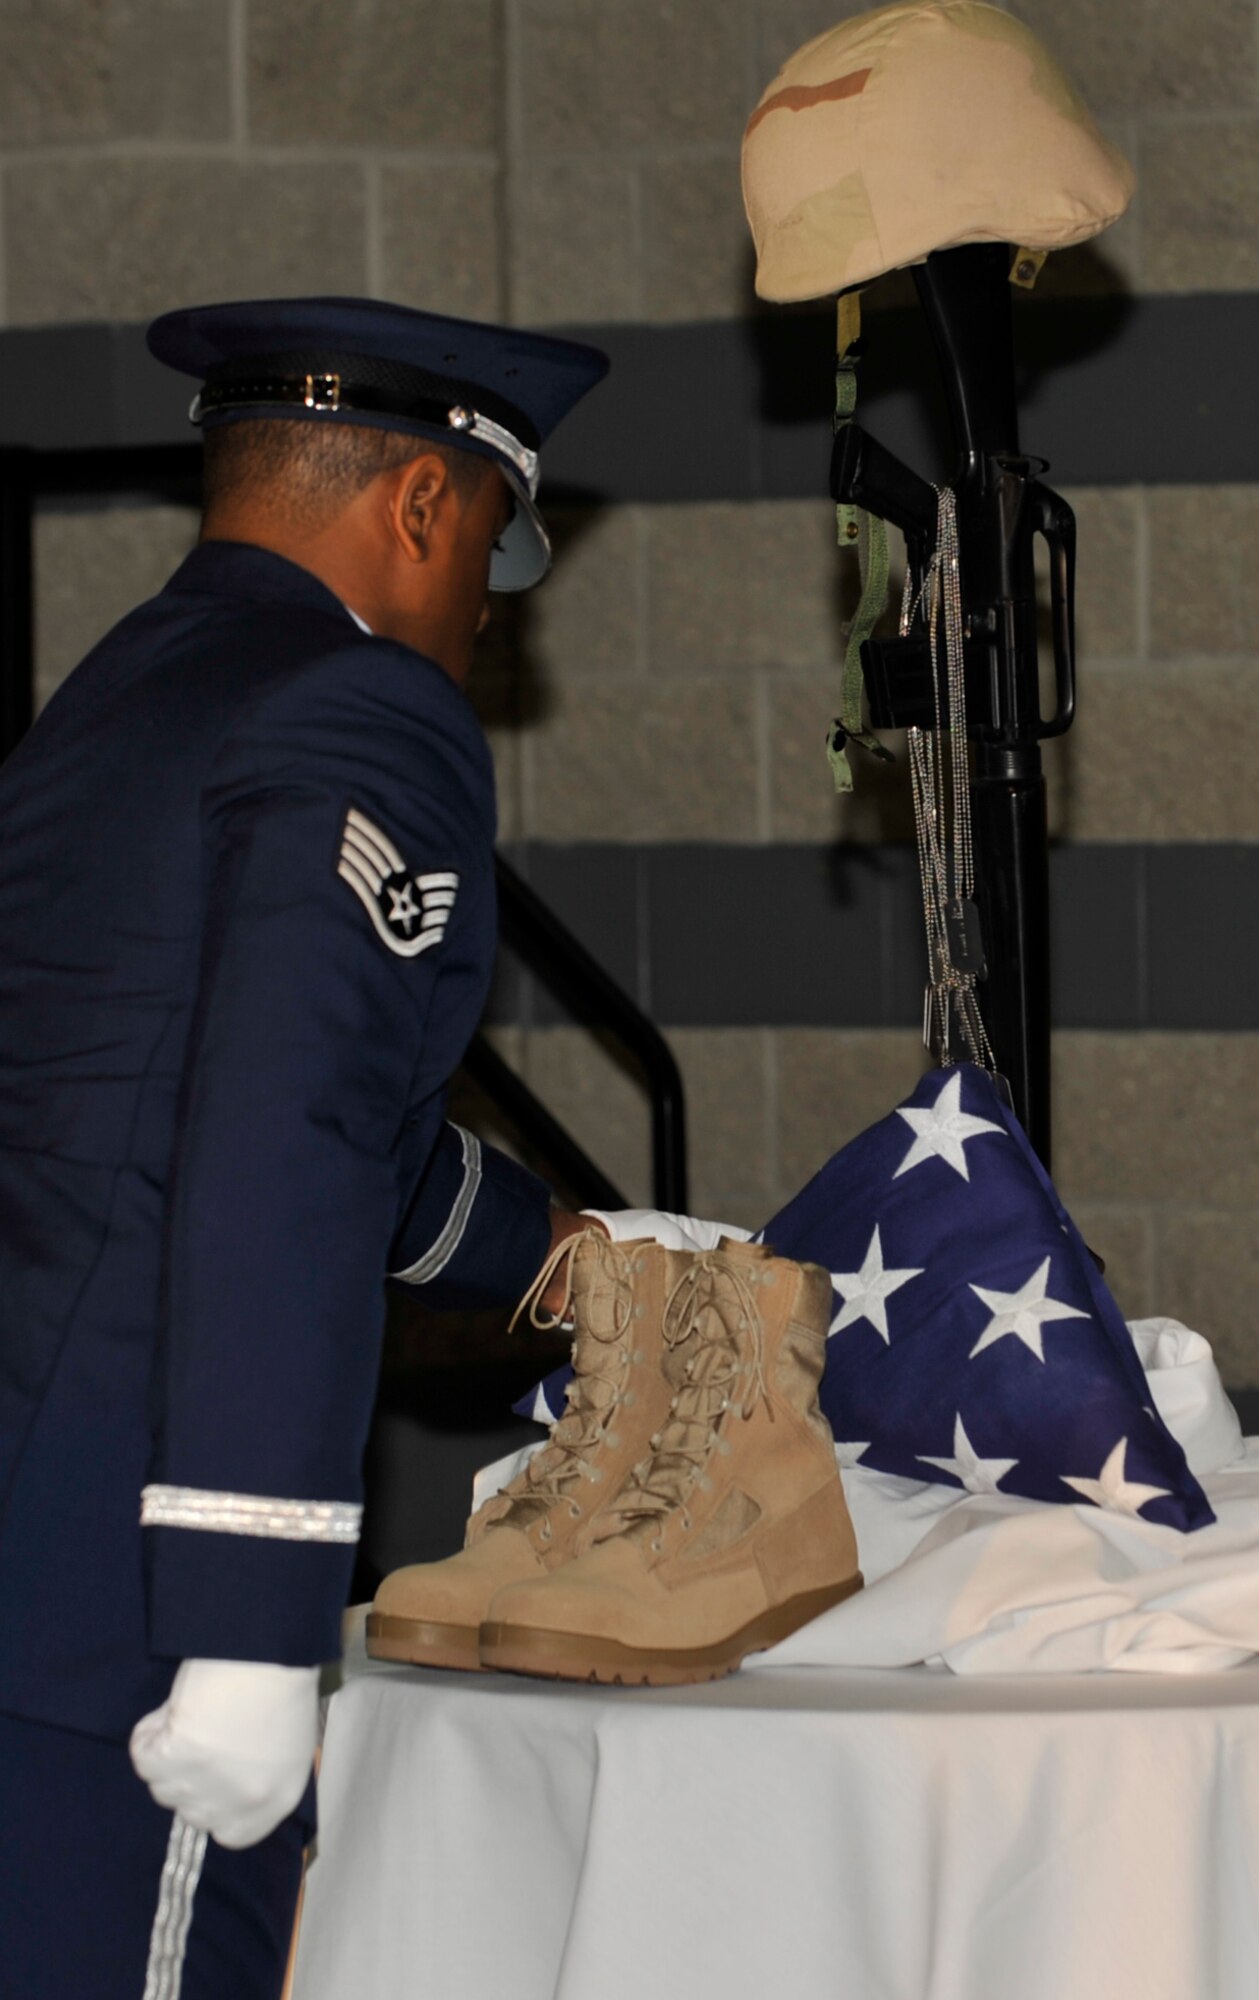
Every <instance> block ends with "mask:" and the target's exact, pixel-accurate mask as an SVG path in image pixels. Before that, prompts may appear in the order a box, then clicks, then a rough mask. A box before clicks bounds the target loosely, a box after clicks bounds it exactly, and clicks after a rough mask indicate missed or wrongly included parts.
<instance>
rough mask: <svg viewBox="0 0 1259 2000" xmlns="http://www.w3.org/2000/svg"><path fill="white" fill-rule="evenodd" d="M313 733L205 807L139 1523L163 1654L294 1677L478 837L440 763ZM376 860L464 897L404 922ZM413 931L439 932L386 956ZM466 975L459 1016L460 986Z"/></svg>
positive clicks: (464, 1025)
mask: <svg viewBox="0 0 1259 2000" xmlns="http://www.w3.org/2000/svg"><path fill="white" fill-rule="evenodd" d="M311 734H312V733H311V732H307V735H306V738H304V739H303V741H302V742H301V743H300V745H299V747H298V751H297V752H296V753H294V754H292V755H289V754H288V753H287V750H286V749H285V746H283V745H281V746H280V750H279V751H278V752H276V751H273V752H272V754H270V755H269V756H267V757H264V758H263V759H262V762H263V764H264V765H265V768H266V770H267V780H266V782H265V784H262V783H258V782H255V783H254V784H252V785H241V784H235V785H229V786H226V787H225V788H223V791H222V794H221V796H219V797H218V798H217V799H216V802H215V804H214V807H213V811H212V814H211V822H212V824H211V836H210V839H209V842H208V851H209V855H210V865H211V877H210V883H209V889H208V899H207V904H206V909H207V925H206V934H205V943H204V953H203V961H202V970H201V980H200V991H199V997H198V1003H197V1008H196V1013H195V1017H194V1021H193V1025H192V1030H191V1035H190V1042H189V1051H188V1059H187V1067H186V1074H185V1082H184V1094H183V1102H182V1110H181V1116H180V1120H179V1138H178V1143H177V1154H176V1158H175V1161H174V1166H173V1175H172V1182H171V1192H170V1201H169V1211H168V1245H167V1257H166V1280H165V1289H166V1296H165V1302H164V1303H165V1312H164V1328H163V1334H164V1338H163V1362H162V1379H161V1380H160V1382H159V1384H158V1385H157V1395H158V1399H159V1402H160V1410H159V1414H158V1430H159V1435H160V1446H159V1452H158V1457H157V1461H156V1464H155V1466H154V1469H153V1472H152V1475H151V1478H150V1483H149V1484H148V1485H147V1486H146V1488H145V1490H144V1494H143V1499H142V1514H141V1518H142V1522H143V1524H144V1526H145V1527H146V1528H147V1529H148V1530H149V1533H148V1534H147V1536H146V1563H147V1572H148V1574H147V1583H148V1598H149V1616H150V1642H151V1644H152V1646H153V1649H154V1651H155V1652H157V1653H158V1654H159V1655H162V1656H166V1657H172V1658H187V1657H196V1656H204V1657H212V1658H238V1659H259V1660H273V1661H277V1662H280V1663H285V1664H290V1665H298V1664H304V1663H309V1662H315V1661H319V1660H323V1659H328V1658H331V1657H334V1656H335V1655H336V1654H337V1653H338V1652H339V1650H340V1614H341V1610H342V1608H343V1606H344V1603H345V1598H346V1592H347V1588H348V1583H349V1576H350V1572H351V1566H352V1562H353V1555H354V1548H355V1544H356V1542H357V1539H358V1529H359V1519H360V1514H361V1461H362V1455H363V1448H364V1443H365V1440H366V1434H367V1428H368V1423H369V1420H370V1415H371V1409H372V1403H373V1398H374V1393H375V1386H376V1379H377V1373H378V1366H379V1352H380V1339H381V1328H382V1317H383V1299H384V1278H385V1275H386V1273H387V1271H388V1269H389V1266H390V1253H391V1247H392V1243H393V1239H394V1236H395V1234H396V1231H397V1228H398V1210H399V1173H398V1161H399V1157H400V1152H401V1150H402V1147H403V1138H404V1133H405V1128H406V1125H407V1122H408V1118H409V1117H410V1116H411V1115H412V1113H411V1110H410V1107H411V1106H413V1105H414V1104H416V1103H418V1102H423V1101H428V1100H429V1099H431V1095H432V1090H433V1088H435V1087H436V1079H437V1076H438V1073H439V1072H441V1071H442V1070H445V1072H446V1073H447V1074H448V1073H449V1066H450V1065H451V1063H452V1061H453V1060H457V1057H458V1047H457V1043H458V1040H459V1039H460V1038H465V1039H466V1035H467V1033H468V1032H470V1027H471V1022H469V1021H466V1020H465V1021H461V1019H460V1005H459V1000H458V994H459V991H460V987H459V980H460V970H459V968H460V963H461V953H463V955H464V957H468V955H469V954H468V949H465V947H464V946H462V945H461V944H460V937H461V931H460V923H463V924H464V926H465V931H466V930H467V927H468V926H471V927H472V929H473V930H475V929H476V927H477V925H478V923H479V924H481V926H482V928H483V927H484V923H485V922H486V921H487V919H486V915H485V912H484V911H482V912H481V913H480V915H478V911H477V908H476V907H475V905H476V899H477V896H478V894H479V893H481V892H480V891H479V890H478V886H477V884H478V880H479V879H480V878H481V877H483V878H484V883H485V885H488V883H489V866H488V854H489V847H490V843H489V837H488V834H487V830H486V828H485V826H484V824H480V825H478V824H477V815H476V812H475V810H473V809H471V808H470V807H469V804H468V801H467V798H466V797H462V796H461V795H460V793H459V788H458V786H457V785H454V786H447V784H446V777H445V767H444V763H443V760H442V759H441V758H440V757H438V758H437V759H436V760H435V762H434V764H433V769H432V772H431V773H430V774H429V781H428V782H426V781H425V780H426V773H425V769H424V765H423V760H422V759H420V760H418V763H417V762H415V761H414V760H413V762H412V765H411V768H410V769H409V770H408V772H407V774H406V776H407V784H406V787H405V790H398V791H397V792H396V793H391V786H390V782H389V773H388V772H386V773H385V774H384V775H383V776H381V775H380V774H378V773H377V772H376V771H375V769H374V767H373V762H372V757H371V755H370V753H369V751H365V750H363V748H362V746H361V745H356V743H355V740H354V737H353V732H352V731H346V732H343V741H342V743H341V744H340V745H338V746H336V747H335V748H331V747H330V748H329V750H328V754H327V755H324V754H322V753H323V741H322V738H323V736H325V735H326V734H327V731H323V732H320V731H318V730H316V731H314V732H313V741H312V740H307V739H308V738H310V736H311ZM338 752H339V754H338ZM347 773H348V774H349V775H348V777H347V775H346V774H347ZM403 798H404V799H405V801H406V804H405V807H403V806H402V805H400V804H399V800H401V799H403ZM417 798H420V799H421V800H422V801H423V804H422V808H420V807H417V806H416V805H415V800H416V799H417ZM352 812H353V813H356V814H357V815H358V822H359V824H360V825H361V826H365V827H366V828H367V829H368V833H367V834H366V835H361V836H360V841H359V844H358V845H357V846H355V847H354V850H353V851H354V853H355V854H357V855H359V856H360V858H361V857H362V855H363V853H364V851H365V850H364V846H363V843H364V842H366V850H367V851H368V852H369V854H370V853H371V852H373V851H374V854H375V866H374V867H367V868H366V869H362V868H357V867H356V868H352V869H351V870H350V873H351V874H352V875H353V876H354V879H353V880H351V879H348V877H347V873H346V866H345V855H346V851H347V850H346V829H347V824H348V823H350V821H349V816H350V814H351V813H352ZM373 840H374V841H376V842H378V843H379V844H378V845H377V846H376V847H375V848H374V850H373V848H372V842H373ZM394 858H396V859H399V860H401V861H402V862H403V863H404V868H403V869H402V870H399V871H396V873H397V877H398V880H400V881H402V882H403V884H404V886H405V882H406V881H407V880H409V881H410V882H411V883H412V884H413V885H415V888H414V894H413V895H411V894H410V892H408V895H407V897H404V907H405V904H406V902H407V900H413V901H414V902H415V903H416V904H417V905H418V906H422V905H423V896H422V891H421V889H420V886H419V885H421V884H422V883H423V882H424V881H425V880H432V879H437V880H440V881H443V882H444V883H445V884H447V885H449V884H450V883H451V882H452V881H453V882H454V884H455V885H456V891H457V893H455V894H453V895H452V894H450V893H449V890H448V888H447V889H445V890H443V893H442V896H441V897H440V898H439V900H438V902H437V903H436V904H435V905H434V908H435V909H436V910H437V911H438V912H439V913H440V914H439V916H438V918H437V919H436V920H435V921H434V922H433V923H431V924H430V925H429V927H428V929H427V930H423V929H421V918H420V916H419V914H418V912H417V915H416V917H415V918H414V919H412V918H410V917H409V916H407V917H403V918H396V917H394V916H393V915H392V910H393V905H391V904H390V903H389V901H388V899H387V894H386V890H387V887H388V881H387V878H388V879H393V874H394V871H392V870H390V869H387V868H386V866H385V864H386V862H390V861H391V860H392V859H394ZM373 880H375V881H376V882H378V883H379V884H380V891H379V893H377V891H375V890H372V882H373ZM369 891H370V892H371V893H370V894H369V893H368V892H369ZM399 893H402V892H401V891H399ZM484 893H485V895H487V896H489V897H491V899H492V890H491V889H490V888H489V887H488V886H485V887H484ZM373 900H374V903H375V907H374V908H373V907H372V904H373ZM466 905H472V906H473V907H470V908H469V907H464V906H466ZM426 914H427V912H426ZM488 924H489V928H490V930H491V932H492V928H493V916H492V900H491V903H490V906H489V915H488ZM469 934H470V933H469ZM422 936H436V937H437V938H438V941H437V942H435V943H433V944H431V945H426V946H423V947H422V948H416V949H414V950H403V949H402V948H401V947H402V946H403V945H404V944H410V943H412V942H413V940H414V939H415V938H418V937H422ZM471 956H472V957H475V952H472V953H471ZM444 985H445V986H446V987H447V988H450V987H451V986H452V985H453V990H454V993H455V998H454V999H453V1000H452V999H451V998H450V997H449V991H447V992H445V993H444V992H443V986H444ZM466 986H467V993H468V996H469V999H468V1005H469V1006H470V1007H473V1008H476V1007H479V1000H480V987H479V985H478V984H477V981H476V980H475V979H474V978H473V977H472V976H471V974H469V976H468V979H467V981H466ZM429 1072H432V1074H431V1075H430V1074H429Z"/></svg>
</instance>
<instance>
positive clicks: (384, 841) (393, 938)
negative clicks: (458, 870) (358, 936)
mask: <svg viewBox="0 0 1259 2000" xmlns="http://www.w3.org/2000/svg"><path fill="white" fill-rule="evenodd" d="M337 874H338V875H339V876H340V877H341V880H342V881H343V882H347V883H348V884H349V886H350V888H351V889H353V891H354V893H355V895H356V896H357V897H358V899H359V901H360V903H361V904H362V905H363V908H364V909H365V910H366V911H367V914H368V916H369V917H370V918H371V920H372V924H373V925H374V927H375V929H376V932H377V934H378V936H379V937H381V938H382V939H383V941H384V942H385V944H387V945H388V947H389V949H390V951H394V952H397V954H398V956H399V957H400V958H415V957H417V956H418V954H419V953H420V952H422V951H430V950H431V949H432V947H433V946H434V945H437V944H440V943H441V941H442V939H443V937H444V936H445V935H446V925H447V924H448V922H449V921H450V913H451V911H452V909H453V908H454V905H455V895H456V892H457V890H458V887H459V877H458V875H457V874H455V873H454V871H453V870H449V869H443V870H440V871H438V872H437V873H433V874H427V875H413V874H412V873H411V872H410V870H409V869H408V867H407V864H406V862H405V861H404V860H403V858H402V855H401V854H400V853H399V852H398V849H397V847H396V846H395V845H394V843H393V841H392V840H391V839H390V838H389V835H388V834H387V833H384V832H382V830H381V828H380V827H378V826H377V825H375V823H374V822H373V821H372V820H370V819H368V817H367V815H366V814H365V813H361V812H360V811H359V810H358V808H357V806H351V807H350V810H349V812H348V813H347V814H346V816H345V826H344V828H343V829H342V833H341V852H340V856H339V858H338V861H337ZM417 891H418V892H419V900H418V902H417V900H416V892H417Z"/></svg>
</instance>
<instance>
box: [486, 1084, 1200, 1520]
mask: <svg viewBox="0 0 1259 2000" xmlns="http://www.w3.org/2000/svg"><path fill="white" fill-rule="evenodd" d="M762 1236H763V1239H764V1241H765V1242H767V1243H770V1244H772V1245H773V1248H774V1249H775V1250H776V1251H777V1252H778V1253H779V1254H780V1255H781V1256H784V1257H792V1258H796V1259H799V1260H801V1261H809V1262H811V1263H815V1264H822V1265H824V1266H825V1268H826V1269H827V1270H828V1271H829V1272H830V1274H831V1284H832V1286H833V1289H834V1297H833V1300H832V1306H833V1312H832V1319H831V1327H830V1337H829V1341H828V1347H827V1362H826V1368H825V1372H824V1374H823V1378H822V1386H821V1391H820V1400H821V1404H822V1408H823V1410H824V1411H825V1413H826V1416H827V1418H828V1420H829V1422H830V1425H831V1428H832V1430H833V1431H834V1433H835V1441H836V1448H837V1450H838V1452H839V1456H840V1460H841V1463H844V1464H850V1465H855V1464H858V1463H860V1464H861V1465H863V1466H869V1467H871V1468H873V1469H875V1470H877V1471H881V1472H891V1473H896V1474H899V1475H900V1476H901V1477H903V1478H909V1479H925V1480H938V1481H942V1482H943V1483H945V1484H947V1485H957V1486H961V1487H965V1488H966V1489H967V1490H968V1491H970V1492H973V1493H991V1492H998V1493H1011V1494H1020V1495H1022V1496H1024V1497H1025V1498H1028V1499H1033V1500H1049V1501H1060V1502H1067V1503H1070V1502H1079V1501H1080V1500H1085V1501H1089V1502H1092V1503H1093V1504H1095V1505H1097V1506H1101V1507H1109V1508H1112V1509H1116V1510H1118V1511H1120V1512H1124V1513H1130V1514H1139V1515H1140V1516H1141V1518H1142V1519H1143V1520H1146V1521H1155V1522H1161V1523H1163V1524H1165V1525H1166V1526H1169V1527H1175V1528H1182V1529H1190V1528H1198V1527H1202V1526H1203V1525H1205V1524H1206V1523H1207V1522H1209V1521H1212V1520H1213V1519H1214V1518H1215V1517H1214V1515H1213V1514H1212V1512H1211V1508H1210V1506H1209V1505H1208V1502H1207V1499H1206V1496H1205V1495H1204V1493H1203V1492H1202V1489H1201V1487H1200V1486H1199V1485H1198V1483H1197V1481H1196V1480H1195V1479H1194V1478H1193V1476H1192V1474H1191V1473H1190V1471H1189V1468H1188V1466H1187V1465H1186V1463H1185V1457H1184V1453H1183V1452H1182V1451H1181V1448H1180V1446H1179V1445H1178V1444H1177V1442H1176V1440H1175V1439H1174V1438H1173V1437H1172V1435H1171V1432H1170V1431H1169V1430H1168V1429H1167V1427H1166V1426H1165V1425H1164V1423H1163V1422H1162V1420H1161V1419H1160V1418H1159V1417H1158V1416H1157V1415H1156V1414H1155V1412H1154V1410H1153V1408H1152V1407H1151V1404H1150V1401H1149V1393H1148V1390H1147V1387H1146V1382H1145V1376H1144V1373H1143V1371H1142V1368H1141V1363H1140V1360H1139V1358H1138V1356H1137V1352H1136V1349H1135V1347H1134V1346H1133V1343H1132V1337H1131V1335H1130V1334H1129V1332H1128V1329H1127V1327H1126V1325H1125V1324H1124V1320H1123V1316H1122V1314H1121V1313H1120V1311H1119V1308H1118V1306H1117V1305H1116V1303H1115V1301H1114V1299H1113V1298H1112V1297H1111V1295H1110V1292H1109V1291H1108V1289H1107V1287H1106V1285H1105V1284H1104V1283H1103V1281H1102V1278H1101V1276H1100V1275H1099V1273H1098V1271H1097V1268H1096V1266H1095V1264H1094V1262H1093V1259H1092V1257H1091V1256H1090V1255H1089V1252H1088V1250H1087V1249H1086V1248H1085V1245H1084V1243H1083V1241H1082V1240H1081V1237H1080V1235H1079V1232H1078V1230H1077V1229H1076V1227H1075V1224H1074V1223H1073V1222H1072V1221H1071V1218H1070V1216H1069V1215H1068V1214H1067V1212H1066V1210H1065V1208H1064V1207H1063V1205H1062V1203H1061V1201H1060V1200H1059V1198H1058V1195H1057V1193H1056V1191H1055V1189H1054V1187H1053V1184H1052V1182H1051V1181H1050V1180H1049V1177H1048V1175H1047V1174H1046V1173H1045V1170H1044V1168H1043V1167H1042V1166H1041V1163H1040V1161H1039V1160H1038V1159H1037V1157H1036V1155H1035V1153H1034V1152H1033V1151H1032V1148H1031V1146H1030V1145H1029V1143H1028V1141H1027V1138H1026V1136H1025V1134H1024V1132H1023V1130H1022V1128H1021V1126H1020V1125H1019V1123H1018V1120H1017V1119H1016V1118H1015V1117H1014V1115H1013V1113H1012V1112H1011V1111H1009V1110H1008V1109H1007V1107H1006V1106H1005V1104H1004V1103H1003V1102H1002V1100H1001V1098H1000V1096H999V1095H998V1093H997V1090H996V1087H995V1086H994V1084H993V1082H992V1079H991V1078H990V1077H989V1076H987V1075H986V1074H985V1072H984V1071H983V1070H981V1069H977V1068H975V1067H973V1066H972V1065H970V1064H962V1065H958V1066H956V1067H952V1068H949V1069H937V1070H933V1071H931V1072H930V1073H929V1074H928V1075H926V1076H924V1077H923V1078H922V1080H921V1082H920V1083H919V1084H918V1087H917V1089H916V1090H915V1091H914V1092H913V1094H912V1096H910V1097H909V1098H907V1099H906V1101H905V1103H904V1104H902V1105H900V1106H899V1107H898V1108H897V1109H896V1110H895V1111H893V1112H891V1113H890V1114H889V1116H888V1117H886V1118H884V1119H881V1120H880V1122H879V1123H878V1124H877V1125H873V1126H871V1127H870V1129H869V1130H868V1131H866V1132H863V1133H861V1135H860V1136H859V1137H858V1138H856V1139H854V1140H852V1142H851V1143H850V1144H849V1145H847V1146H845V1147H843V1149H842V1150H841V1151H840V1152H838V1153H836V1154H835V1155H834V1157H833V1158H832V1159H830V1160H828V1161H827V1163H826V1165H825V1166H824V1167H822V1168H821V1169H820V1171H819V1172H818V1173H817V1174H815V1175H814V1177H813V1179H812V1180H811V1181H810V1182H809V1183H808V1184H807V1186H806V1187H804V1188H802V1189H801V1191H800V1193H799V1194H798V1195H796V1196H795V1197H794V1198H793V1199H792V1200H791V1201H790V1202H788V1204H787V1206H786V1207H785V1208H784V1209H782V1210H780V1211H779V1213H778V1214H777V1215H776V1216H775V1217H774V1218H773V1220H772V1221H771V1222H769V1223H768V1224H767V1225H766V1227H765V1229H764V1230H763V1231H762ZM568 1376H569V1371H568V1370H567V1369H560V1370H557V1371H556V1373H555V1374H554V1375H552V1376H550V1377H548V1378H547V1380H546V1382H544V1383H543V1384H542V1385H541V1393H540V1394H539V1393H538V1392H536V1391H535V1392H531V1393H530V1395H529V1396H527V1397H525V1398H524V1399H523V1400H522V1402H521V1403H519V1404H517V1406H516V1407H517V1409H518V1410H520V1411H521V1413H522V1414H526V1415H540V1414H542V1410H543V1406H545V1408H546V1409H548V1410H549V1411H550V1412H551V1414H552V1415H555V1414H558V1412H559V1410H560V1409H561V1408H562V1406H563V1400H564V1387H565V1384H566V1382H567V1380H568Z"/></svg>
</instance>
